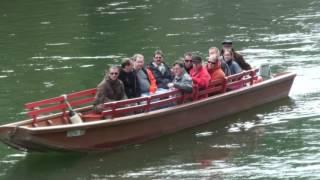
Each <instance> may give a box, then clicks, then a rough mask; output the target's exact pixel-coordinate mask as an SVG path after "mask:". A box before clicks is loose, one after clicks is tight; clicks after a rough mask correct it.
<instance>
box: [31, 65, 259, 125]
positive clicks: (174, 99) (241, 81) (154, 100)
mask: <svg viewBox="0 0 320 180" xmlns="http://www.w3.org/2000/svg"><path fill="white" fill-rule="evenodd" d="M257 71H258V70H257V69H255V70H250V71H244V72H242V73H239V74H236V75H232V76H228V77H227V78H225V79H223V80H217V81H212V82H210V84H209V87H208V88H207V89H204V90H199V88H197V87H196V86H194V88H193V92H192V93H189V94H187V93H183V92H181V91H179V90H172V91H169V92H166V93H162V94H155V95H151V96H147V97H139V98H134V99H126V100H122V101H116V102H108V103H105V104H104V110H103V111H102V112H100V113H97V112H95V111H94V110H93V109H92V103H93V101H94V96H95V94H96V89H95V88H94V89H88V90H84V91H79V92H74V93H70V94H67V95H66V96H64V97H63V96H58V97H54V98H50V99H45V100H41V101H36V102H31V103H27V104H25V107H26V109H27V111H28V112H27V114H28V116H29V117H31V118H32V119H33V121H32V122H30V123H29V124H26V126H28V127H44V126H55V125H63V124H71V123H72V122H71V120H70V118H69V115H68V104H69V105H70V106H71V107H72V108H73V109H75V110H76V112H77V113H78V114H79V115H80V117H81V120H82V122H90V121H98V120H101V119H113V118H116V117H121V116H127V115H132V114H139V113H144V112H149V111H152V110H155V109H160V108H165V107H170V106H175V105H179V104H183V103H188V102H190V101H197V100H199V99H202V98H206V97H208V96H212V95H216V94H221V93H224V92H226V91H230V90H234V89H239V88H242V87H244V86H250V85H253V84H254V81H255V80H256V79H257V75H256V72H257ZM66 99H67V101H66ZM51 114H55V115H52V116H50V115H51Z"/></svg>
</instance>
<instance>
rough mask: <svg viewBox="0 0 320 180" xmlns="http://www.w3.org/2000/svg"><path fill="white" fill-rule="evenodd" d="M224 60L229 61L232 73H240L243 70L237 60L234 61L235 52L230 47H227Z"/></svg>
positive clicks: (223, 55) (223, 56)
mask: <svg viewBox="0 0 320 180" xmlns="http://www.w3.org/2000/svg"><path fill="white" fill-rule="evenodd" d="M222 58H223V60H224V61H225V62H226V63H227V65H228V66H229V69H230V71H231V75H233V74H238V73H240V72H241V71H242V69H241V67H240V66H239V64H238V63H237V62H235V61H234V55H233V52H232V51H231V50H230V49H226V50H225V51H224V52H223V54H222Z"/></svg>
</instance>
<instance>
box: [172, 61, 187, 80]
mask: <svg viewBox="0 0 320 180" xmlns="http://www.w3.org/2000/svg"><path fill="white" fill-rule="evenodd" d="M172 71H173V73H174V75H175V76H182V75H183V73H184V64H183V62H181V61H176V62H175V63H174V64H173V67H172Z"/></svg>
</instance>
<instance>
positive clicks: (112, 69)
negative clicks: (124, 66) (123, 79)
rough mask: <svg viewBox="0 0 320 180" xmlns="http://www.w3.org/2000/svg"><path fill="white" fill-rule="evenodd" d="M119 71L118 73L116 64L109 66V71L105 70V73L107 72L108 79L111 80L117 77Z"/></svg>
mask: <svg viewBox="0 0 320 180" xmlns="http://www.w3.org/2000/svg"><path fill="white" fill-rule="evenodd" d="M119 73H120V69H119V67H118V66H111V67H110V68H109V71H108V72H106V74H108V77H109V79H110V80H113V81H114V80H117V79H118V77H119Z"/></svg>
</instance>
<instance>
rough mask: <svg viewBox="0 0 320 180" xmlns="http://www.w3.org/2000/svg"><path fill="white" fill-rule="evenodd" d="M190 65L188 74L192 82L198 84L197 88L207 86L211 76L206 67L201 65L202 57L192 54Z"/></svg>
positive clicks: (201, 88) (200, 88)
mask: <svg viewBox="0 0 320 180" xmlns="http://www.w3.org/2000/svg"><path fill="white" fill-rule="evenodd" d="M192 66H193V67H192V69H191V70H190V76H191V78H192V82H193V84H194V85H196V86H198V88H199V90H203V89H206V88H208V86H209V81H210V79H211V77H210V75H209V73H208V71H207V70H206V68H204V67H203V66H202V58H201V57H200V56H192Z"/></svg>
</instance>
